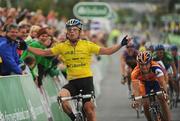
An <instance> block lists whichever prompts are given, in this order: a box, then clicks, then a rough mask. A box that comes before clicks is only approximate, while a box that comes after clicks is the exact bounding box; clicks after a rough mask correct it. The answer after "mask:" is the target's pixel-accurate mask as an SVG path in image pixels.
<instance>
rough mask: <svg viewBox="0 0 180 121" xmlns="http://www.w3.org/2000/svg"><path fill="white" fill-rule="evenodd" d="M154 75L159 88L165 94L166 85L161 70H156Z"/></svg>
mask: <svg viewBox="0 0 180 121" xmlns="http://www.w3.org/2000/svg"><path fill="white" fill-rule="evenodd" d="M155 73H156V76H157V80H158V82H159V85H160V87H161V88H163V89H164V90H165V91H166V92H167V84H166V80H165V75H164V73H163V71H162V70H161V69H156V71H155Z"/></svg>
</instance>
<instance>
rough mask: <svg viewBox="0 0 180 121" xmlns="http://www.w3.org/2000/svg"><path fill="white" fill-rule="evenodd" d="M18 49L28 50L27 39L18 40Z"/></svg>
mask: <svg viewBox="0 0 180 121" xmlns="http://www.w3.org/2000/svg"><path fill="white" fill-rule="evenodd" d="M17 43H18V49H20V50H27V48H28V46H27V44H26V42H25V41H17Z"/></svg>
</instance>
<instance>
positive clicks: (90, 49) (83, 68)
mask: <svg viewBox="0 0 180 121" xmlns="http://www.w3.org/2000/svg"><path fill="white" fill-rule="evenodd" d="M99 50H100V46H98V45H96V44H95V43H93V42H90V41H87V40H79V41H78V42H77V45H76V46H72V45H71V43H70V42H69V40H67V41H65V42H63V43H59V44H57V45H55V46H54V47H52V48H51V52H52V53H53V54H54V55H59V54H60V55H61V56H62V58H63V60H64V63H65V65H66V66H67V78H68V80H73V79H78V78H84V77H90V76H92V71H91V67H90V66H91V56H92V54H98V53H99Z"/></svg>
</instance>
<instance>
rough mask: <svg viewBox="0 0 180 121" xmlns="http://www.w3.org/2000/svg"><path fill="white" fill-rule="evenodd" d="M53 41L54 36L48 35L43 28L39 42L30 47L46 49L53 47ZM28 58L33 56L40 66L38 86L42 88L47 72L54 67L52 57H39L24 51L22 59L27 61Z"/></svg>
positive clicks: (32, 43)
mask: <svg viewBox="0 0 180 121" xmlns="http://www.w3.org/2000/svg"><path fill="white" fill-rule="evenodd" d="M52 41H53V40H52V36H51V35H49V34H48V32H47V31H46V29H45V28H42V29H40V30H39V31H38V33H37V41H33V42H31V43H30V44H29V46H31V47H36V48H41V49H46V48H49V46H51V44H52ZM27 56H32V57H34V58H35V60H36V64H37V66H38V86H39V87H40V86H42V79H43V76H44V75H45V73H46V70H48V69H49V68H50V67H51V65H52V57H42V56H37V55H34V54H33V53H31V52H28V51H24V52H23V54H22V56H21V59H22V60H25V58H26V57H27Z"/></svg>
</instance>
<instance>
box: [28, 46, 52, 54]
mask: <svg viewBox="0 0 180 121" xmlns="http://www.w3.org/2000/svg"><path fill="white" fill-rule="evenodd" d="M28 51H30V52H32V53H34V54H36V55H40V56H52V55H53V53H52V52H51V50H50V49H46V50H43V49H39V48H34V47H30V46H29V47H28Z"/></svg>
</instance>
